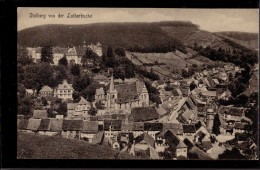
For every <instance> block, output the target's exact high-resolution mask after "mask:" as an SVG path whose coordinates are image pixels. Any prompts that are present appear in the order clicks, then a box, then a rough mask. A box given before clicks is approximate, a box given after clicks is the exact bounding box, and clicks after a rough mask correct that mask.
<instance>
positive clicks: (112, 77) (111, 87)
mask: <svg viewBox="0 0 260 170" xmlns="http://www.w3.org/2000/svg"><path fill="white" fill-rule="evenodd" d="M114 89H115V85H114V76H113V73H112V75H111V80H110V87H109V90H110V92H111V91H114Z"/></svg>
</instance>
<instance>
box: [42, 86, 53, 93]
mask: <svg viewBox="0 0 260 170" xmlns="http://www.w3.org/2000/svg"><path fill="white" fill-rule="evenodd" d="M52 91H53V89H52V88H50V87H49V86H43V87H42V89H41V90H40V92H52Z"/></svg>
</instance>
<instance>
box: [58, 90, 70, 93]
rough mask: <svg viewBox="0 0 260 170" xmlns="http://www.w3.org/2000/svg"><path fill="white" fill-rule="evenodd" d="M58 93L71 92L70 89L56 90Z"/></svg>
mask: <svg viewBox="0 0 260 170" xmlns="http://www.w3.org/2000/svg"><path fill="white" fill-rule="evenodd" d="M58 93H72V90H58Z"/></svg>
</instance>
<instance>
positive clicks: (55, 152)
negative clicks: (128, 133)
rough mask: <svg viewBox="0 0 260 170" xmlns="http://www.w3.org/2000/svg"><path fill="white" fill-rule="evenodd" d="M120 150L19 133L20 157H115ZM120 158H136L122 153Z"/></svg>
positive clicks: (78, 141)
mask: <svg viewBox="0 0 260 170" xmlns="http://www.w3.org/2000/svg"><path fill="white" fill-rule="evenodd" d="M118 152H119V151H117V150H113V149H110V148H108V147H105V146H101V145H93V144H88V143H86V142H84V141H80V140H76V139H65V138H63V137H57V136H55V137H54V136H53V137H50V136H41V135H37V134H27V133H18V134H17V158H18V159H115V155H116V154H117V153H118ZM118 159H135V158H134V157H133V156H131V155H129V154H127V153H120V154H119V157H118Z"/></svg>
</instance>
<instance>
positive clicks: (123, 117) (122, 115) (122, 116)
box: [111, 114, 127, 120]
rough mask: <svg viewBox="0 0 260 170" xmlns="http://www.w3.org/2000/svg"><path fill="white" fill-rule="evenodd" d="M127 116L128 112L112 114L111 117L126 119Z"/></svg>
mask: <svg viewBox="0 0 260 170" xmlns="http://www.w3.org/2000/svg"><path fill="white" fill-rule="evenodd" d="M126 116H127V115H126V114H112V115H111V119H119V120H125V119H126Z"/></svg>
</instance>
